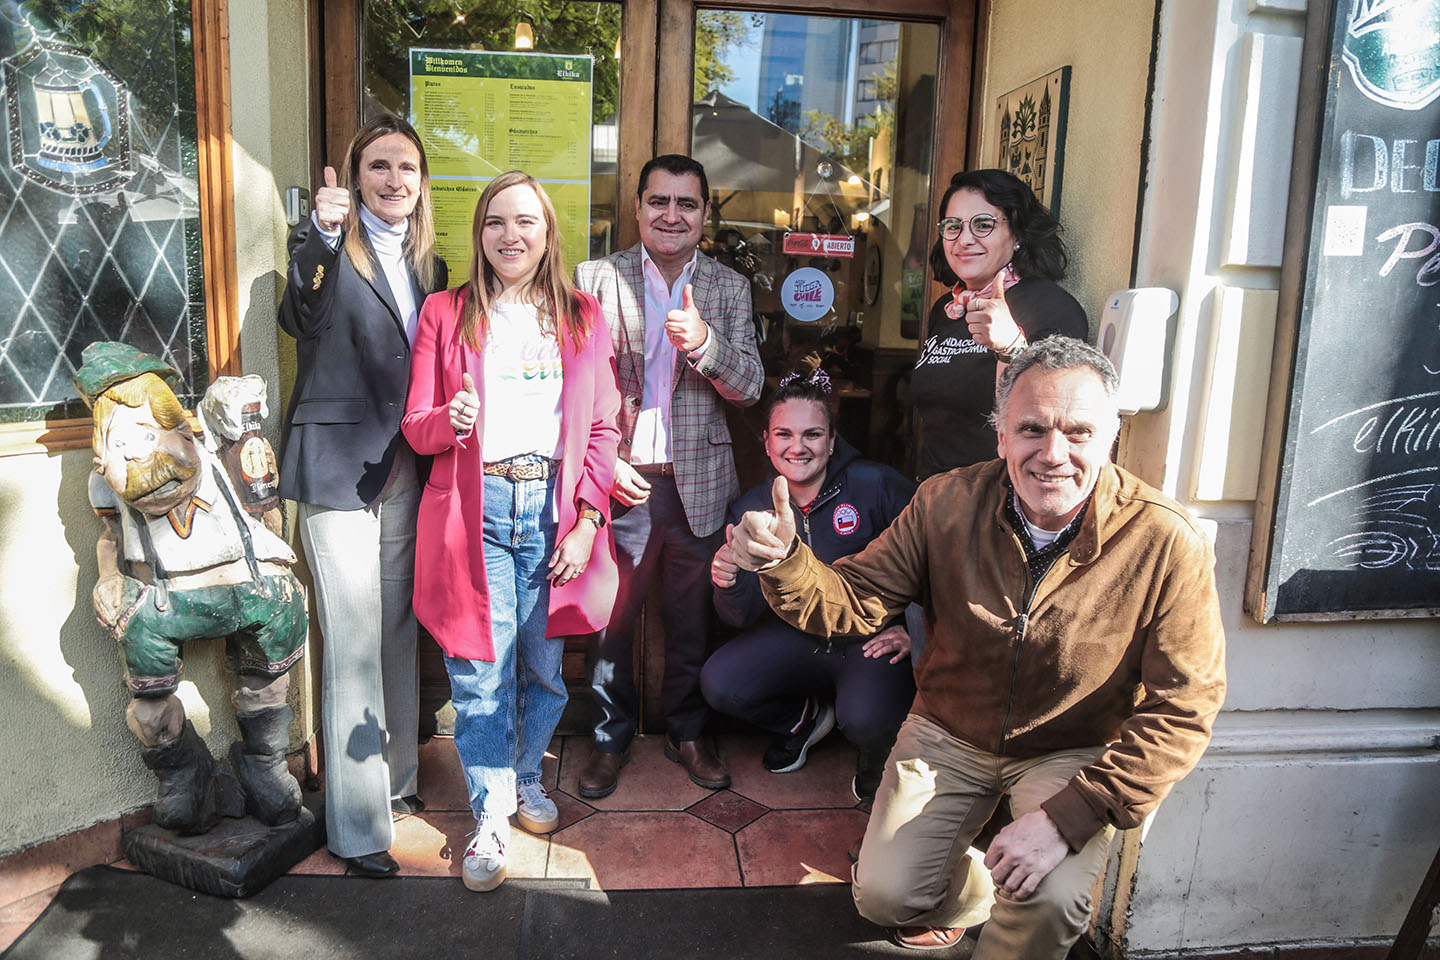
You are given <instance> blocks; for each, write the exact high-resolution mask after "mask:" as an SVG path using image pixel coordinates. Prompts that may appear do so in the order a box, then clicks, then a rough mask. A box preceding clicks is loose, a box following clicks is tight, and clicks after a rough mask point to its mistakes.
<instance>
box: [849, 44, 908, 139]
mask: <svg viewBox="0 0 1440 960" xmlns="http://www.w3.org/2000/svg"><path fill="white" fill-rule="evenodd" d="M858 33H859V36H858V37H857V38H856V40H857V43H858V44H859V46H858V52H857V57H856V61H857V62H856V65H855V117H854V119H859V118H860V117H864V116H868V115H870V114H872V113H878V112H880V111H881V110H893V109H894V104H893V103H892V102H891V98H892V97H893V92H892V91H890V90H888V89H885V86H884V84H883V83H882V80H883V78H884V77H885V75H886V74H887V72H893V71H894V69H895V63H896V58H897V57H899V55H900V24H898V23H895V22H893V21H887V20H861V21H860V24H859V30H858Z"/></svg>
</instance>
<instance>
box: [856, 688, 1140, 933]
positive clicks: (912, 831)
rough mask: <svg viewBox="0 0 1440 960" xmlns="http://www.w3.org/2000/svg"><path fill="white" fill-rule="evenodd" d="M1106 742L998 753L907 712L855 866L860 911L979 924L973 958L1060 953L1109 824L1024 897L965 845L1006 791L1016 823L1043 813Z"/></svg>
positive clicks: (871, 916) (1106, 844) (901, 919)
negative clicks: (1035, 752) (1000, 884)
mask: <svg viewBox="0 0 1440 960" xmlns="http://www.w3.org/2000/svg"><path fill="white" fill-rule="evenodd" d="M1104 749H1105V748H1104V747H1103V746H1096V747H1086V748H1080V749H1075V750H1065V751H1061V752H1058V753H1051V754H1046V755H1045V756H1041V757H1030V758H1026V759H1017V758H1013V757H1002V756H997V755H995V754H992V753H986V752H985V751H983V750H977V749H975V748H974V747H972V746H970V745H969V744H967V743H964V742H962V741H960V740H957V739H956V738H955V737H952V736H951V735H950V734H948V733H946V732H945V731H944V730H943V729H941V728H940V727H939V726H938V725H937V724H934V723H932V722H930V721H929V720H926V719H924V718H922V717H919V716H916V715H915V714H911V715H910V716H908V717H906V718H905V724H904V725H903V726H902V727H901V728H900V735H899V737H898V738H897V739H896V741H895V749H894V750H892V751H891V752H890V759H889V761H888V762H887V763H886V765H885V775H884V778H883V779H882V781H881V783H880V790H879V792H878V793H877V794H876V795H875V805H874V808H873V810H872V811H871V813H870V822H869V825H868V826H867V827H866V829H865V842H864V845H863V846H862V847H861V851H860V862H859V863H857V864H856V865H855V871H854V883H853V885H852V888H851V891H852V893H853V895H854V897H855V907H856V909H857V910H859V911H860V915H861V916H863V917H865V918H866V919H868V920H870V921H872V922H874V923H878V924H882V925H884V926H891V927H901V926H930V927H970V926H974V925H975V924H978V923H981V922H985V928H984V930H982V931H981V933H980V942H979V944H978V946H977V947H976V948H975V952H974V954H973V956H972V960H998V958H1007V960H1008V958H1013V960H1045V958H1055V960H1063V958H1064V957H1065V955H1066V954H1067V953H1068V952H1069V950H1070V947H1071V945H1072V944H1074V942H1075V941H1076V939H1078V938H1079V936H1080V934H1081V933H1082V932H1083V931H1084V929H1085V925H1086V924H1087V923H1088V922H1089V918H1090V889H1091V887H1092V886H1093V885H1094V883H1095V878H1096V877H1097V876H1098V875H1099V874H1100V871H1101V870H1102V869H1103V868H1104V866H1105V859H1106V854H1107V852H1108V851H1109V848H1110V839H1111V837H1112V836H1113V835H1114V830H1113V829H1112V828H1110V827H1106V828H1105V829H1104V830H1102V831H1100V832H1099V833H1097V834H1096V835H1095V836H1094V837H1092V838H1091V839H1090V841H1089V842H1088V843H1087V844H1086V845H1085V847H1084V848H1083V849H1081V850H1080V851H1079V852H1074V851H1072V852H1071V853H1070V854H1069V855H1067V856H1066V857H1065V859H1064V860H1062V861H1061V862H1060V865H1059V866H1057V867H1056V868H1055V869H1054V870H1052V871H1051V872H1050V873H1049V875H1047V876H1046V877H1045V879H1044V880H1043V881H1041V883H1040V886H1039V888H1038V889H1037V890H1036V891H1035V893H1033V894H1032V895H1031V896H1030V897H1029V898H1028V899H1026V900H1023V901H1020V900H1016V899H1014V898H1013V897H1011V896H1010V895H1009V894H1008V893H1006V892H1005V891H1004V889H1003V888H1002V889H997V888H996V887H995V885H994V884H993V883H992V882H991V880H990V871H989V870H988V869H986V867H985V864H984V860H983V854H981V853H980V852H979V851H977V850H972V849H971V848H970V843H971V841H973V840H974V839H975V835H976V834H977V833H979V832H980V828H981V827H983V826H984V825H985V823H986V821H988V820H989V819H990V815H991V814H992V813H994V812H995V808H996V807H997V806H998V805H999V803H1000V799H1001V798H1002V797H1005V796H1008V797H1009V798H1010V809H1011V811H1012V812H1013V813H1014V815H1015V817H1017V818H1019V817H1021V816H1024V815H1025V814H1027V813H1030V812H1032V811H1034V810H1038V809H1040V804H1041V803H1043V802H1044V801H1045V800H1048V799H1049V798H1050V797H1052V796H1054V795H1055V794H1056V793H1058V792H1059V791H1060V788H1061V787H1063V786H1065V784H1066V783H1068V782H1069V781H1070V779H1071V778H1072V777H1073V776H1074V775H1075V774H1076V773H1077V772H1078V771H1079V770H1080V769H1082V768H1083V767H1085V766H1088V765H1089V764H1091V763H1093V762H1094V761H1095V759H1096V758H1097V757H1098V756H1099V755H1100V754H1101V753H1102V752H1103V751H1104ZM987 921H988V922H987Z"/></svg>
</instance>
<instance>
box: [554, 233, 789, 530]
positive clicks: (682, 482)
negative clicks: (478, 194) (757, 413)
mask: <svg viewBox="0 0 1440 960" xmlns="http://www.w3.org/2000/svg"><path fill="white" fill-rule="evenodd" d="M575 285H576V286H578V287H579V288H580V289H581V290H583V291H585V292H586V293H589V294H591V295H593V296H594V297H595V298H596V299H597V300H599V301H600V306H601V307H602V308H603V309H604V311H605V321H606V323H608V324H609V325H610V338H611V342H612V343H613V344H614V347H615V366H616V371H617V375H618V377H619V384H620V396H621V403H620V451H619V456H620V459H622V460H627V461H628V460H629V459H630V445H631V443H632V442H633V441H634V439H635V418H636V416H637V415H638V414H639V412H640V401H641V398H642V397H643V396H644V394H645V276H644V274H643V273H642V271H641V262H640V245H639V244H636V245H635V246H633V247H631V248H630V249H629V250H621V251H620V252H618V253H612V254H611V255H610V256H608V257H605V258H604V259H603V260H587V261H586V262H584V263H582V264H580V265H579V266H578V267H576V268H575ZM691 286H692V287H693V291H694V295H695V307H696V309H698V310H699V311H700V316H701V317H702V318H703V319H704V320H705V322H706V323H707V324H709V326H710V344H709V346H707V347H706V348H705V356H704V357H702V358H701V359H700V361H699V362H698V363H691V362H690V360H689V358H687V357H686V356H685V355H683V354H682V353H680V351H678V350H677V351H675V377H674V384H673V387H672V390H673V392H672V393H671V395H670V423H669V425H668V426H669V431H670V456H671V459H672V460H673V461H674V463H675V487H676V489H677V490H678V492H679V494H680V502H681V503H682V504H684V506H685V517H686V519H688V520H689V521H690V529H691V531H692V532H694V534H695V536H697V537H705V536H709V535H710V534H712V533H714V532H715V531H716V530H718V529H719V528H720V525H721V524H722V523H724V522H725V508H726V506H727V505H729V503H730V501H731V500H734V499H735V497H736V496H738V495H739V493H740V482H739V480H738V479H737V477H736V475H735V457H734V455H733V454H732V453H731V443H730V428H729V427H727V426H726V425H725V409H724V407H722V406H721V405H720V401H721V399H722V398H723V399H725V400H728V401H730V402H731V403H733V404H735V405H736V406H741V407H748V406H750V405H751V404H752V403H754V402H755V401H756V400H758V399H759V398H760V388H761V387H762V386H763V385H764V382H765V374H764V371H763V369H762V368H761V365H760V352H759V350H758V349H757V347H756V345H755V323H754V319H753V318H754V312H753V309H752V307H751V304H750V283H749V281H747V280H746V279H745V278H744V277H742V276H740V274H738V273H736V272H735V271H734V270H731V269H730V268H729V267H726V266H724V265H722V264H719V263H716V262H715V261H714V260H713V259H711V258H710V257H707V256H705V255H704V254H703V253H702V254H700V255H699V259H698V262H697V263H696V265H695V275H694V278H693V279H692V280H691Z"/></svg>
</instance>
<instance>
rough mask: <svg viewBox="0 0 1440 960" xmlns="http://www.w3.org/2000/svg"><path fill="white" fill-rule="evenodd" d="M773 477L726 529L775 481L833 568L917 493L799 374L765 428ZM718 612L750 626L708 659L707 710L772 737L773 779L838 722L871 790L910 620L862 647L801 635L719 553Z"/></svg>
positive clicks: (890, 726) (890, 723)
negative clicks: (866, 455) (868, 456)
mask: <svg viewBox="0 0 1440 960" xmlns="http://www.w3.org/2000/svg"><path fill="white" fill-rule="evenodd" d="M765 453H766V455H767V456H769V458H770V464H771V466H772V467H773V471H772V473H771V475H770V478H769V479H768V480H767V481H766V482H765V483H762V484H760V485H759V486H757V487H754V488H752V489H751V490H749V491H747V492H746V493H744V494H743V495H741V497H740V499H738V500H736V501H735V503H733V504H731V506H730V522H731V523H737V522H739V519H740V516H741V515H742V514H743V513H744V512H745V511H747V510H766V509H770V507H771V494H770V486H771V483H773V481H774V478H775V475H776V474H778V475H780V476H783V477H784V478H785V479H786V481H787V482H788V483H789V485H790V504H791V509H792V510H794V511H795V528H796V529H797V530H798V531H800V536H802V537H804V538H805V542H806V543H807V544H809V546H810V548H811V549H812V550H814V551H815V555H816V556H817V557H819V558H820V559H821V560H823V561H824V562H826V563H833V562H834V561H836V560H838V559H839V558H841V557H845V556H849V555H850V554H852V553H858V552H860V550H861V548H863V547H864V546H865V545H866V544H868V543H869V542H870V541H871V540H873V539H874V538H875V537H876V536H878V535H879V533H880V531H882V530H884V529H885V528H886V527H887V526H889V525H890V522H891V521H892V520H894V519H895V517H897V516H898V515H899V514H900V511H901V510H903V509H904V507H905V505H906V504H907V503H909V502H910V497H911V496H912V495H913V494H914V492H915V486H914V484H912V483H911V482H910V481H909V480H906V479H905V478H904V477H903V476H901V475H900V474H899V473H898V472H896V471H895V470H892V469H890V468H889V467H886V466H883V465H881V464H878V463H874V462H872V461H869V460H862V459H860V457H859V455H858V454H857V453H856V451H855V449H854V448H853V447H851V446H850V445H849V444H848V443H846V442H845V440H844V439H843V438H841V437H839V436H837V435H836V433H835V425H834V422H833V420H832V418H831V411H830V380H829V378H828V377H826V376H825V374H824V373H821V372H819V371H816V373H815V375H814V376H813V377H811V378H810V379H801V377H800V375H799V374H791V375H790V376H788V377H786V378H784V379H783V380H781V381H780V389H779V391H778V392H777V393H776V395H775V397H774V398H773V399H772V400H771V403H770V410H769V414H768V417H767V419H766V427H765ZM710 575H711V580H712V581H713V582H714V584H715V610H716V612H717V613H719V614H720V617H721V619H722V620H724V621H725V622H726V623H728V624H730V625H731V626H735V627H742V628H745V630H744V632H743V633H741V634H740V635H739V636H738V637H736V638H735V639H734V640H731V641H730V642H729V643H727V644H725V645H724V646H722V647H721V648H720V649H719V650H718V651H716V653H715V655H714V656H712V657H711V658H710V660H709V661H708V662H707V663H706V664H705V668H704V670H703V671H702V673H701V676H700V682H701V687H702V689H703V690H704V693H705V699H706V700H707V701H709V703H710V706H712V707H713V708H715V709H716V710H719V711H720V712H722V713H727V714H730V715H731V716H735V717H740V718H742V719H745V720H748V721H750V722H751V723H754V724H755V725H757V726H759V727H762V728H763V729H766V730H769V731H771V732H772V733H774V734H775V738H774V739H773V740H772V741H771V743H770V746H769V747H768V748H767V749H766V750H765V757H764V763H765V767H766V769H768V770H770V771H771V772H772V773H789V772H791V771H793V770H799V769H800V768H801V767H803V766H804V765H805V758H806V755H807V754H808V752H809V750H810V748H811V747H813V746H814V745H815V744H817V743H819V742H820V741H821V740H822V739H824V737H825V735H826V734H828V733H829V732H830V731H831V730H832V729H834V728H835V727H836V726H837V725H838V726H839V728H840V732H841V733H843V734H844V735H845V737H846V739H848V740H849V741H850V742H851V743H853V744H855V746H856V747H858V748H859V758H858V761H857V764H856V773H855V780H854V781H853V782H852V787H853V789H854V791H855V795H856V797H857V798H858V799H861V800H869V799H871V798H872V797H873V796H874V795H875V788H876V787H877V786H878V785H879V783H880V775H881V773H882V772H883V770H884V764H885V758H886V756H887V755H888V754H889V752H890V748H891V747H892V746H893V745H894V743H895V734H896V732H897V731H898V730H899V729H900V724H901V722H903V721H904V719H905V714H906V712H907V711H908V710H909V709H910V702H911V701H912V700H913V699H914V698H915V674H914V671H913V669H912V667H911V664H910V635H909V633H908V632H907V631H906V628H905V624H904V623H903V622H900V623H896V624H892V625H891V626H889V627H887V628H886V629H885V630H883V631H881V632H880V633H879V634H877V635H876V636H874V637H871V638H869V639H868V640H866V641H865V642H863V643H855V642H854V641H852V640H837V641H831V640H827V639H826V638H824V637H816V636H812V635H810V634H806V633H801V632H800V631H799V630H796V629H795V628H794V627H791V626H789V625H788V624H786V623H784V622H782V621H781V620H780V618H779V617H777V616H776V615H775V614H774V613H772V612H771V611H770V608H769V606H768V605H767V604H766V602H765V598H764V596H763V595H762V594H761V592H760V580H759V577H757V576H756V575H755V574H753V573H750V572H748V571H745V570H741V569H739V568H738V567H737V566H736V564H735V562H734V559H733V558H732V557H731V555H730V548H729V547H728V546H722V547H721V548H720V549H719V550H718V551H717V552H716V554H715V559H714V561H713V563H712V564H711V567H710Z"/></svg>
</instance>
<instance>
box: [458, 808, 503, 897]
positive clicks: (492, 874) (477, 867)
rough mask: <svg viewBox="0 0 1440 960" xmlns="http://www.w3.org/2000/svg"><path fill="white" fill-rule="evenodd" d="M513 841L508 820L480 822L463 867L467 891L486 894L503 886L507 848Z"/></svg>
mask: <svg viewBox="0 0 1440 960" xmlns="http://www.w3.org/2000/svg"><path fill="white" fill-rule="evenodd" d="M509 840H510V824H508V823H506V822H505V821H504V820H490V819H488V818H487V819H485V820H481V821H480V825H479V826H478V827H476V829H475V837H474V839H472V840H471V841H470V846H468V847H466V848H465V859H464V861H463V862H462V863H461V866H460V874H461V878H462V879H463V880H464V881H465V889H466V890H472V891H474V892H475V893H485V892H486V891H487V890H494V889H495V888H496V887H498V886H500V881H501V880H504V879H505V844H506V843H508V842H509Z"/></svg>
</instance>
